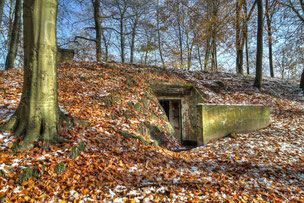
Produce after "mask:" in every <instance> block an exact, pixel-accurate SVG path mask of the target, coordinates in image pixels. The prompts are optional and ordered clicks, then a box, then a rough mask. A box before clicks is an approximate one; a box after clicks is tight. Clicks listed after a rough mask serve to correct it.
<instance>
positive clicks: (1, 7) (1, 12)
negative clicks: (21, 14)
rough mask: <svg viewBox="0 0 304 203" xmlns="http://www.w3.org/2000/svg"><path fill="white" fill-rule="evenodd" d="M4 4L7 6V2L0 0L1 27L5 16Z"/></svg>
mask: <svg viewBox="0 0 304 203" xmlns="http://www.w3.org/2000/svg"><path fill="white" fill-rule="evenodd" d="M4 4H5V0H0V26H1V24H2V16H3V8H4Z"/></svg>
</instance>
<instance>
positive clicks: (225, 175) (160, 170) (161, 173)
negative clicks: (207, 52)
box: [0, 63, 304, 202]
mask: <svg viewBox="0 0 304 203" xmlns="http://www.w3.org/2000/svg"><path fill="white" fill-rule="evenodd" d="M22 79H23V71H22V69H13V70H10V71H0V124H3V123H5V122H6V121H7V120H8V119H9V117H10V116H11V115H12V113H13V112H14V111H15V109H16V108H17V106H18V102H19V100H20V96H21V87H22ZM155 80H157V81H167V82H168V81H171V82H181V83H193V84H195V86H196V87H197V88H198V89H199V90H201V91H202V92H203V93H204V94H206V95H205V96H206V98H208V99H206V103H213V104H214V103H215V104H263V105H270V106H271V125H270V126H269V127H267V128H265V129H262V130H258V131H255V132H252V133H248V134H238V135H237V136H236V137H234V138H229V137H225V138H222V139H219V140H217V141H213V142H211V143H209V144H207V145H205V146H202V147H197V148H193V149H191V150H189V151H183V152H173V151H171V150H172V149H176V148H179V147H181V146H179V144H178V142H177V140H176V139H175V138H174V137H173V136H172V135H167V137H166V139H167V140H169V144H167V145H166V146H161V147H157V146H154V145H144V144H143V143H142V142H141V141H139V140H137V139H129V138H125V137H123V136H121V135H120V134H119V133H118V132H119V131H120V130H124V131H128V132H130V133H133V134H136V135H138V136H143V135H140V134H138V126H139V124H141V123H143V122H145V121H148V122H150V121H151V119H150V118H151V117H159V118H160V117H161V116H160V115H161V114H162V112H161V111H160V110H159V106H158V105H157V103H156V102H155V98H151V96H149V94H147V89H148V87H147V84H146V83H147V82H152V81H155ZM253 80H254V78H253V77H251V76H244V77H243V76H237V75H233V74H229V73H220V72H217V73H208V72H189V71H182V70H176V69H160V68H157V67H141V66H129V65H122V64H118V63H108V64H106V63H102V64H97V63H70V64H69V63H66V64H61V65H59V67H58V95H59V105H60V107H61V109H62V111H64V112H65V113H66V114H68V115H70V116H73V117H75V118H78V119H83V120H89V121H90V122H91V125H90V126H86V125H81V124H76V125H75V126H73V127H71V128H70V129H68V130H65V131H64V130H63V131H61V132H59V133H60V134H61V135H62V136H64V137H66V138H67V139H69V140H68V141H67V142H66V143H64V144H57V145H52V146H51V148H50V149H49V150H48V151H45V150H43V149H41V148H34V149H32V150H29V151H26V152H23V153H20V152H17V153H15V154H12V153H10V152H11V147H12V143H13V142H14V141H15V140H16V138H15V137H14V136H13V135H12V134H11V133H10V132H1V131H0V200H8V201H11V202H15V201H21V202H22V201H29V202H30V201H33V202H36V201H44V202H45V201H58V202H68V201H72V202H73V201H75V202H78V201H83V202H86V201H101V200H103V201H111V202H141V201H144V202H159V201H160V202H198V201H200V202H209V201H210V202H217V201H220V202H225V201H229V202H239V201H240V202H241V201H245V202H281V201H283V202H304V150H303V146H304V137H303V136H304V132H303V130H304V129H303V128H304V125H303V124H304V108H303V107H304V105H303V101H304V100H303V92H302V91H301V90H300V89H299V88H298V85H297V84H295V83H292V82H288V81H284V80H279V79H269V78H268V79H264V81H263V89H262V90H261V91H259V90H257V89H255V88H253V87H252V84H253ZM219 81H221V82H219ZM218 84H220V86H219V85H218ZM143 100H146V101H149V102H148V104H147V105H148V107H147V108H140V109H141V110H140V111H138V108H136V105H139V106H141V107H143V104H142V101H143ZM158 121H159V124H160V125H163V124H164V123H165V121H163V120H161V119H159V120H158ZM144 138H145V139H147V140H149V138H147V137H144ZM38 144H39V143H38Z"/></svg>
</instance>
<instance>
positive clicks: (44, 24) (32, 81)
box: [4, 0, 61, 150]
mask: <svg viewBox="0 0 304 203" xmlns="http://www.w3.org/2000/svg"><path fill="white" fill-rule="evenodd" d="M56 15H57V0H43V1H41V0H27V1H24V5H23V22H24V33H23V34H24V83H23V89H22V96H21V101H20V104H19V106H18V108H17V110H16V112H15V114H14V115H13V116H12V117H11V119H10V120H9V121H8V122H7V123H6V125H4V129H5V130H12V131H13V132H14V134H15V136H20V137H22V138H23V143H24V144H23V145H19V146H20V149H21V150H27V149H30V148H32V147H33V146H34V143H35V142H37V141H46V142H55V143H56V142H58V141H60V140H61V139H60V138H59V137H58V133H57V124H58V121H59V112H60V111H59V108H58V99H57V68H56V51H57V50H56V49H57V48H56Z"/></svg>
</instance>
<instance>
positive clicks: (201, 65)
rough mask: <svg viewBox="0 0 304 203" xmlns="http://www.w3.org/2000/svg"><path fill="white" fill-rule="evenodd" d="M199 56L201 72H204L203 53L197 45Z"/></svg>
mask: <svg viewBox="0 0 304 203" xmlns="http://www.w3.org/2000/svg"><path fill="white" fill-rule="evenodd" d="M197 55H198V62H199V65H200V68H201V71H202V70H203V64H202V57H201V51H200V47H199V45H197Z"/></svg>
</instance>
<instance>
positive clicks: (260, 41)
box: [254, 0, 263, 89]
mask: <svg viewBox="0 0 304 203" xmlns="http://www.w3.org/2000/svg"><path fill="white" fill-rule="evenodd" d="M257 7H258V28H257V51H256V74H255V81H254V86H255V87H257V88H259V89H260V88H261V87H262V70H263V67H262V65H263V64H262V62H263V61H262V60H263V0H257Z"/></svg>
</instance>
